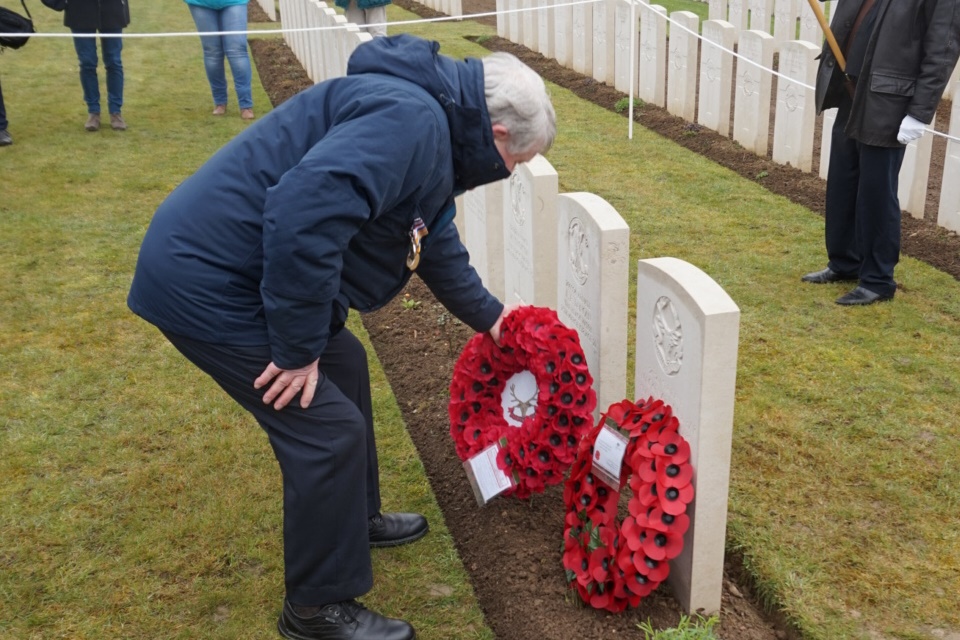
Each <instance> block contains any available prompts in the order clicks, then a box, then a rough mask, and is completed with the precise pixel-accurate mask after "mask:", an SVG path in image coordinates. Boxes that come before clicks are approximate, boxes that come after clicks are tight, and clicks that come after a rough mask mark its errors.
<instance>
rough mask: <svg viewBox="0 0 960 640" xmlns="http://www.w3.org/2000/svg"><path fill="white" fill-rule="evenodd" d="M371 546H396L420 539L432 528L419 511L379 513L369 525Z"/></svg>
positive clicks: (371, 519)
mask: <svg viewBox="0 0 960 640" xmlns="http://www.w3.org/2000/svg"><path fill="white" fill-rule="evenodd" d="M368 527H369V531H370V546H371V547H396V546H399V545H401V544H407V543H408V542H413V541H414V540H419V539H420V538H422V537H423V536H425V535H427V531H428V530H429V529H430V527H429V525H427V519H426V518H424V517H423V516H422V515H420V514H419V513H378V514H377V515H375V516H373V517H372V518H370V523H369V525H368Z"/></svg>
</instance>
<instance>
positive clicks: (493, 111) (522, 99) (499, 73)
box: [482, 51, 557, 155]
mask: <svg viewBox="0 0 960 640" xmlns="http://www.w3.org/2000/svg"><path fill="white" fill-rule="evenodd" d="M482 62H483V88H484V94H485V95H486V99H487V111H488V112H489V114H490V122H491V124H502V125H503V126H504V127H506V128H507V131H509V132H510V138H509V140H508V141H507V151H509V152H510V153H512V154H517V155H524V154H526V153H529V152H531V151H532V152H535V153H544V152H545V151H546V150H547V149H549V148H550V145H552V144H553V139H554V138H555V137H556V135H557V116H556V114H555V113H554V111H553V105H552V104H550V96H549V95H547V87H546V86H545V85H544V84H543V79H542V78H541V77H540V76H539V75H537V72H536V71H534V70H533V69H531V68H530V67H528V66H527V65H525V64H523V63H522V62H520V60H518V59H517V58H516V56H513V55H511V54H509V53H504V52H502V51H501V52H497V53H492V54H490V55H489V56H486V57H484V58H483V59H482Z"/></svg>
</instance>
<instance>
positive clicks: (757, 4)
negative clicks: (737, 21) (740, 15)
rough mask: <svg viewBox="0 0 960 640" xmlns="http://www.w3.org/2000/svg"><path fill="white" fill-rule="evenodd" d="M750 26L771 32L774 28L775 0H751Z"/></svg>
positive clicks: (749, 4)
mask: <svg viewBox="0 0 960 640" xmlns="http://www.w3.org/2000/svg"><path fill="white" fill-rule="evenodd" d="M747 4H748V6H749V7H750V28H751V29H754V30H756V31H763V32H764V33H770V32H771V31H772V30H773V25H772V24H771V22H772V19H773V0H750V1H749V2H748V3H747Z"/></svg>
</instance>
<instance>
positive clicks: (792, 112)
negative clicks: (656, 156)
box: [497, 0, 960, 228]
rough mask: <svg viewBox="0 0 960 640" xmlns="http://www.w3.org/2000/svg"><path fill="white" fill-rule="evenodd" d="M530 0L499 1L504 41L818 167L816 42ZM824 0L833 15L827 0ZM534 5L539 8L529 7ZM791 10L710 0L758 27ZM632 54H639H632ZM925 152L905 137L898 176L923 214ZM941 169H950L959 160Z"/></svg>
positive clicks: (621, 7)
mask: <svg viewBox="0 0 960 640" xmlns="http://www.w3.org/2000/svg"><path fill="white" fill-rule="evenodd" d="M536 1H537V2H539V3H540V4H538V5H531V4H530V3H531V2H533V0H498V8H499V9H502V10H505V11H508V12H509V13H507V14H505V15H502V16H498V22H497V24H498V31H499V32H500V33H501V35H502V36H503V37H506V38H509V39H510V40H513V41H515V42H519V43H521V44H524V45H525V46H527V47H528V48H532V49H534V50H537V51H540V53H542V54H543V55H545V56H549V57H553V58H555V59H556V60H557V61H558V62H560V63H561V64H563V65H564V66H567V67H569V68H572V69H574V70H576V71H579V72H581V73H584V74H586V75H592V77H593V78H594V79H596V80H598V81H601V82H605V83H607V84H610V85H612V86H614V87H615V88H616V89H618V90H619V91H623V92H625V93H629V92H630V90H631V88H632V89H633V91H634V94H635V95H636V96H637V97H638V98H640V99H641V100H643V101H644V102H646V103H648V104H652V105H656V106H659V107H663V108H666V109H667V110H668V111H669V112H670V113H673V114H674V115H677V116H679V117H682V118H684V119H685V120H688V121H689V122H696V123H698V124H701V125H703V126H704V127H707V128H709V129H711V130H714V131H717V132H718V133H720V134H721V135H724V136H730V137H732V138H733V139H734V140H735V141H736V142H738V143H739V144H741V145H742V146H743V147H744V148H745V149H747V150H749V151H752V152H753V153H756V154H757V155H760V156H764V157H766V156H768V155H770V156H771V157H772V159H773V160H774V161H775V162H778V163H780V164H785V165H790V166H794V167H797V168H799V169H801V170H802V171H813V170H814V168H813V155H814V153H813V152H814V146H813V145H814V140H815V135H816V123H817V114H816V106H815V103H814V91H813V89H812V87H813V85H814V83H815V80H816V70H817V60H816V58H817V56H818V55H819V53H820V48H821V46H820V45H819V44H814V43H812V42H808V41H806V40H797V39H792V40H783V41H782V42H779V43H778V41H777V38H776V36H774V35H771V34H770V33H768V32H767V31H770V29H767V30H759V29H748V30H745V31H743V30H740V29H738V28H737V26H736V25H735V24H733V23H732V22H729V21H726V20H719V19H711V20H706V21H704V22H703V23H702V24H701V23H700V21H699V19H698V17H697V16H696V14H694V13H691V12H688V11H676V12H674V13H672V14H670V15H669V16H667V13H666V10H665V9H664V8H663V7H661V6H659V5H651V4H646V3H637V4H631V3H630V2H627V1H626V0H599V1H597V2H594V3H580V4H574V5H569V4H568V5H567V6H557V5H555V4H553V1H552V0H536ZM823 4H824V5H825V8H826V11H827V13H828V14H830V15H832V11H831V9H832V5H833V3H832V2H825V3H823ZM531 6H534V7H536V9H535V10H525V9H529V8H530V7H531ZM791 6H793V5H791V3H790V2H784V3H780V2H779V0H778V2H776V3H774V2H772V1H769V0H764V1H763V2H759V3H756V4H752V3H744V2H739V1H735V0H727V1H726V2H722V1H719V0H716V1H715V0H711V5H710V11H711V15H712V14H714V13H715V14H717V15H726V16H727V17H728V18H732V19H735V20H737V21H738V24H741V25H742V24H743V23H744V22H743V18H742V17H741V14H740V13H739V12H740V11H741V10H743V9H744V8H746V10H747V13H748V18H749V20H748V22H747V24H751V25H752V24H754V22H751V21H752V20H753V18H752V17H751V16H754V15H756V16H758V18H757V22H756V24H760V23H761V22H763V23H764V24H765V23H766V21H767V18H761V17H760V16H764V15H766V16H769V20H773V19H774V16H775V15H777V12H778V7H781V8H783V10H784V11H786V8H789V7H791ZM804 6H806V10H807V11H810V9H809V3H806V2H796V6H795V7H794V8H796V9H797V15H798V17H797V21H799V22H797V30H798V32H802V30H801V29H800V27H801V26H802V25H803V24H805V23H804V20H807V19H808V18H809V19H811V20H813V22H816V19H815V18H813V17H812V11H810V15H809V16H808V15H807V14H806V13H804V11H803V7H804ZM768 8H769V9H770V10H769V11H768ZM791 11H792V9H791ZM790 15H793V14H792V13H791V14H790ZM817 29H819V25H817ZM668 30H669V38H668ZM586 33H593V38H592V39H591V38H586V37H582V34H586ZM631 39H635V40H633V41H632V42H631ZM587 44H592V46H591V47H588V46H585V45H587ZM735 48H736V54H734V49H735ZM631 50H635V51H636V52H637V56H636V58H635V59H633V60H631V57H630V51H631ZM777 53H779V57H780V62H779V71H778V75H777V80H776V91H775V92H774V90H773V87H774V75H773V74H772V73H771V72H770V70H771V69H772V68H773V61H774V55H775V54H777ZM668 69H669V73H668ZM954 86H956V85H954ZM731 88H733V89H734V91H731ZM771 106H772V112H773V118H774V122H773V136H772V138H773V139H772V140H771V135H770V124H771V123H770V118H771ZM831 123H832V120H830V119H829V118H825V119H824V130H823V133H825V135H823V136H822V140H824V142H823V143H822V144H825V145H826V147H823V146H821V150H822V151H824V150H825V151H827V152H828V151H829V131H830V129H829V128H827V126H828V125H829V124H831ZM954 146H955V145H954ZM954 146H951V150H952V149H954ZM931 153H932V138H931V136H924V137H923V138H921V139H920V140H919V141H917V142H914V143H911V145H910V146H908V148H907V153H906V155H905V158H904V163H903V167H902V169H901V173H900V176H901V178H900V199H901V207H902V208H903V209H904V210H905V211H907V212H909V213H910V214H912V215H914V216H916V217H922V216H923V212H924V207H925V201H926V196H925V193H926V184H927V176H928V174H929V170H930V169H929V167H930V160H931ZM828 162H829V153H821V156H820V167H819V169H820V173H821V175H824V176H825V175H826V169H827V163H828ZM947 165H948V166H949V167H951V168H952V167H953V166H955V163H951V162H947ZM958 170H960V169H958ZM958 182H960V181H958ZM944 184H948V181H947V180H944ZM952 197H953V196H951V195H949V194H947V195H942V198H945V199H946V200H947V203H945V204H943V205H942V206H941V209H943V208H944V207H946V208H947V209H949V208H950V207H951V206H952V205H951V204H948V203H949V202H950V198H952ZM950 218H951V216H950V214H943V215H941V219H942V220H945V221H947V222H946V223H945V222H941V224H942V225H946V224H958V223H952V222H949V221H950ZM947 228H952V227H947Z"/></svg>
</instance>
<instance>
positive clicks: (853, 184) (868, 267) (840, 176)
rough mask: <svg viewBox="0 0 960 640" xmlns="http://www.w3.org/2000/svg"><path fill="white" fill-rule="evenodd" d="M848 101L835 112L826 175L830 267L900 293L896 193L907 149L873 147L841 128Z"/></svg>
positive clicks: (882, 290) (885, 290) (888, 293)
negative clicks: (896, 275)
mask: <svg viewBox="0 0 960 640" xmlns="http://www.w3.org/2000/svg"><path fill="white" fill-rule="evenodd" d="M849 115H850V103H849V102H847V103H845V104H844V105H842V106H841V107H840V108H839V110H838V111H837V119H836V122H835V123H834V125H833V133H832V137H831V143H830V168H829V171H828V174H827V201H826V205H827V211H826V244H827V257H828V258H829V261H828V262H827V266H828V267H830V268H831V269H832V270H833V271H836V272H837V273H841V274H844V275H848V274H859V277H860V286H862V287H864V288H865V289H869V290H870V291H873V292H874V293H879V294H880V295H883V296H892V295H893V294H894V292H895V291H896V287H897V285H896V283H895V282H894V280H893V270H894V267H896V265H897V263H898V262H899V261H900V200H899V198H898V196H897V189H898V186H899V175H900V166H901V164H902V163H903V154H904V151H905V149H904V147H874V146H871V145H867V144H861V143H859V142H857V141H856V140H851V139H850V138H848V137H847V136H846V135H845V134H844V132H843V130H844V128H845V127H846V124H847V118H848V116H849Z"/></svg>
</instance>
